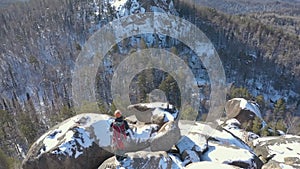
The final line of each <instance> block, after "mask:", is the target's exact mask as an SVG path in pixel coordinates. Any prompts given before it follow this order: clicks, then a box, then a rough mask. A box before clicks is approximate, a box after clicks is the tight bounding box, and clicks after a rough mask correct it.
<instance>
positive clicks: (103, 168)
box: [98, 151, 180, 169]
mask: <svg viewBox="0 0 300 169" xmlns="http://www.w3.org/2000/svg"><path fill="white" fill-rule="evenodd" d="M122 167H123V168H143V169H153V168H161V169H167V168H180V167H179V165H178V164H177V163H176V162H174V161H173V159H172V157H171V156H170V155H169V154H168V153H166V152H164V151H158V152H149V151H139V152H135V153H127V158H125V159H124V160H122V161H121V162H119V161H116V159H115V157H111V158H109V159H108V160H106V161H104V162H103V163H102V164H101V165H100V167H99V168H98V169H116V168H122Z"/></svg>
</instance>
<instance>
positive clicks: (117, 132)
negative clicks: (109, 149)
mask: <svg viewBox="0 0 300 169" xmlns="http://www.w3.org/2000/svg"><path fill="white" fill-rule="evenodd" d="M112 129H113V138H112V142H113V146H114V148H116V149H119V150H122V149H124V148H125V147H124V143H123V142H124V141H125V140H126V128H125V123H124V121H120V122H119V121H115V122H113V124H112Z"/></svg>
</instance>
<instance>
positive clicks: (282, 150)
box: [268, 142, 300, 163]
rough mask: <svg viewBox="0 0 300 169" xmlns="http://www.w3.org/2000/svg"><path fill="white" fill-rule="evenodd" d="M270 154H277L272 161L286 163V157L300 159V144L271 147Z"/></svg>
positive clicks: (269, 147)
mask: <svg viewBox="0 0 300 169" xmlns="http://www.w3.org/2000/svg"><path fill="white" fill-rule="evenodd" d="M268 149H269V154H276V155H275V156H274V157H273V158H272V160H275V161H278V162H281V163H284V158H285V157H298V158H300V155H299V152H300V143H297V142H293V143H284V144H274V145H269V146H268Z"/></svg>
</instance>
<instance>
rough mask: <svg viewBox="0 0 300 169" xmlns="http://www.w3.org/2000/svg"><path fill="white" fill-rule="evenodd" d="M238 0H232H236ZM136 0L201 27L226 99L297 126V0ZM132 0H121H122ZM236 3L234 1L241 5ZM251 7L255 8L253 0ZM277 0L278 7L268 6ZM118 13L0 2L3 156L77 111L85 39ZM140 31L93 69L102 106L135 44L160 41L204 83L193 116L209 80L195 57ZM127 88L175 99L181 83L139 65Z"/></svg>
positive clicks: (81, 0)
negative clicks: (108, 62) (75, 93)
mask: <svg viewBox="0 0 300 169" xmlns="http://www.w3.org/2000/svg"><path fill="white" fill-rule="evenodd" d="M211 2H213V1H211ZM230 2H231V1H230ZM237 2H239V1H238V0H237V1H235V2H234V1H233V0H232V3H234V4H236V3H237ZM138 3H139V5H140V6H139V9H141V8H145V9H146V10H147V11H149V12H151V11H150V10H151V8H150V6H160V7H161V8H162V11H165V12H170V13H172V14H176V15H179V16H180V17H182V18H184V19H186V20H188V21H190V22H192V23H193V24H195V25H196V26H198V27H199V28H200V29H201V30H202V31H203V32H204V33H205V34H206V35H207V36H208V38H209V39H210V40H211V41H212V43H213V44H214V46H215V48H216V50H217V51H218V54H219V56H220V58H221V60H222V63H223V66H224V68H225V72H226V78H227V83H228V86H229V88H230V90H229V93H228V99H231V98H234V97H244V98H246V99H249V100H253V101H256V102H257V103H258V104H259V105H260V106H261V110H262V113H263V115H265V116H266V118H268V120H269V121H272V122H274V124H272V125H273V126H272V127H274V126H276V124H277V122H280V123H282V124H283V127H282V128H284V129H285V130H287V129H289V130H288V131H289V132H293V133H297V132H299V124H298V123H297V118H298V117H296V115H297V114H298V115H299V114H300V48H299V46H300V36H299V35H300V24H299V22H300V19H299V11H298V9H299V8H297V7H298V6H299V2H298V1H291V2H289V3H288V5H283V6H281V5H282V4H281V5H280V3H279V4H277V5H276V4H275V6H274V8H273V9H272V10H266V11H263V10H262V12H261V13H258V12H257V10H249V12H242V13H240V12H233V13H234V15H232V14H231V13H230V12H227V11H224V10H223V12H222V10H220V11H219V10H217V9H218V7H222V9H224V8H223V7H224V6H223V5H224V4H220V3H221V2H218V3H217V5H216V4H214V6H213V7H214V8H209V7H204V6H200V5H199V4H198V2H196V1H195V3H194V1H192V3H190V2H186V1H182V0H175V1H174V8H172V9H170V6H169V4H170V3H171V2H170V1H166V2H165V1H147V2H146V1H145V2H144V1H138ZM265 3H266V4H267V3H268V2H265ZM270 3H271V4H273V2H270ZM225 4H226V3H225ZM131 5H132V4H131V1H130V2H127V6H128V7H130V6H131ZM220 5H221V6H220ZM233 6H234V5H233ZM225 7H226V6H225ZM251 7H253V8H251ZM234 8H236V9H240V8H239V6H237V7H234ZM249 8H251V9H256V8H255V3H254V2H253V4H250V5H249ZM220 9H221V8H220ZM275 9H282V10H280V11H279V12H276V13H275V11H276V10H275ZM174 11H176V12H174ZM297 11H298V12H297ZM255 12H256V13H255ZM116 18H117V17H116V9H114V8H113V6H112V5H111V4H110V3H108V1H101V0H75V1H73V0H31V1H29V2H25V3H20V2H18V3H14V4H11V5H8V6H7V5H5V7H2V8H0V23H1V24H0V42H1V43H0V63H1V65H0V74H1V77H0V92H1V94H0V122H1V123H0V124H1V130H0V146H1V149H2V151H1V150H0V158H1V159H2V158H3V159H7V160H6V161H8V163H14V162H11V161H13V160H12V159H11V158H9V157H13V158H15V159H22V158H24V153H26V152H27V150H28V147H29V146H30V145H31V143H32V142H33V141H34V140H35V139H37V138H38V137H39V136H40V135H41V134H43V133H44V132H45V131H46V130H48V129H49V128H50V127H51V126H54V125H55V124H57V123H58V122H60V121H62V120H63V119H66V118H68V117H71V116H73V115H75V114H76V113H80V112H75V111H74V106H73V103H72V92H71V89H72V86H71V81H72V79H71V77H72V70H73V68H74V64H75V61H76V58H77V56H78V54H79V53H80V51H81V50H82V48H83V46H84V44H85V42H86V41H87V40H88V38H89V37H90V36H91V35H92V34H93V33H94V32H95V31H97V30H99V29H101V26H103V25H105V24H107V23H109V21H111V20H113V19H116ZM147 36H149V35H141V36H136V37H133V39H138V40H137V42H138V44H136V43H135V44H133V43H132V41H133V40H132V39H129V38H128V39H124V40H123V41H122V42H120V45H116V46H114V47H113V48H112V49H111V51H110V52H109V54H108V55H107V56H106V57H112V58H118V59H119V60H118V59H115V60H114V61H115V62H114V63H115V65H112V66H111V67H110V70H109V71H106V72H101V71H99V76H98V77H99V79H97V80H98V82H97V88H98V90H97V91H98V92H99V93H98V98H97V99H99V100H100V101H99V103H100V104H99V105H100V106H99V107H100V109H101V110H105V111H106V112H110V109H114V105H113V104H112V97H111V95H110V89H109V87H110V82H111V79H112V76H113V74H112V72H114V70H115V68H116V65H117V64H118V63H119V62H120V61H121V60H122V59H124V58H125V57H126V55H127V54H129V53H131V52H133V51H136V50H137V49H138V48H139V49H143V48H149V47H160V48H165V49H167V50H169V51H171V52H173V53H174V54H176V55H178V56H179V57H181V58H182V59H183V60H184V61H185V62H186V63H187V65H188V66H189V67H190V68H191V69H192V72H193V73H194V74H195V77H197V78H198V79H200V80H201V81H202V82H203V83H201V84H198V87H199V91H200V96H201V97H202V98H201V100H202V101H201V111H200V112H199V115H198V120H200V119H201V117H203V118H204V117H205V115H206V113H207V112H208V109H209V94H210V87H209V86H210V84H209V83H210V82H209V78H208V76H207V72H206V70H205V67H204V66H203V65H202V63H201V61H200V60H194V58H195V56H194V53H193V51H191V50H190V49H189V48H188V47H187V46H186V45H184V44H183V43H181V42H178V41H176V40H175V39H174V40H170V39H172V38H166V39H167V40H166V39H160V38H159V36H158V35H153V37H154V38H153V41H152V42H151V44H150V45H149V44H146V37H147ZM159 44H163V45H159ZM121 47H122V48H121ZM124 48H125V49H124ZM100 66H101V65H100ZM102 66H103V65H102ZM131 87H132V96H131V99H132V101H133V102H134V103H137V102H145V101H148V100H149V98H147V97H148V94H149V93H150V92H151V91H152V90H153V89H155V88H159V89H161V90H163V91H165V92H166V96H167V99H168V100H169V101H170V102H171V103H172V104H174V105H176V106H178V105H180V104H179V103H180V98H179V92H178V87H177V86H176V84H175V83H174V79H173V78H172V77H171V76H170V75H168V74H166V72H163V71H160V70H155V69H153V70H146V71H144V72H141V73H140V74H139V75H137V76H136V78H135V79H134V81H133V82H132V85H131ZM84 108H85V111H86V112H88V111H91V110H90V109H89V105H88V104H87V105H85V107H84ZM183 113H184V115H183V117H184V118H188V117H189V113H191V112H183ZM274 115H276V117H275V116H274ZM298 121H299V120H298ZM278 125H279V124H278ZM1 161H2V160H1ZM5 165H11V164H5Z"/></svg>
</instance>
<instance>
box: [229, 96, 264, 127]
mask: <svg viewBox="0 0 300 169" xmlns="http://www.w3.org/2000/svg"><path fill="white" fill-rule="evenodd" d="M225 111H226V115H227V118H228V119H231V118H235V119H237V120H238V121H239V122H240V124H243V123H245V122H248V121H250V120H254V118H255V117H258V118H259V119H261V121H262V125H263V126H265V125H266V123H265V121H264V120H263V118H262V115H261V112H260V110H259V106H258V105H257V104H256V103H254V102H251V101H247V100H246V99H244V98H234V99H231V100H228V101H227V103H226V105H225Z"/></svg>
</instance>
